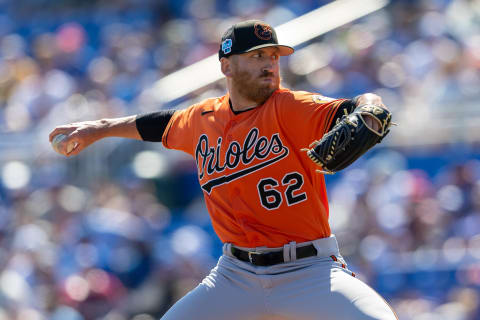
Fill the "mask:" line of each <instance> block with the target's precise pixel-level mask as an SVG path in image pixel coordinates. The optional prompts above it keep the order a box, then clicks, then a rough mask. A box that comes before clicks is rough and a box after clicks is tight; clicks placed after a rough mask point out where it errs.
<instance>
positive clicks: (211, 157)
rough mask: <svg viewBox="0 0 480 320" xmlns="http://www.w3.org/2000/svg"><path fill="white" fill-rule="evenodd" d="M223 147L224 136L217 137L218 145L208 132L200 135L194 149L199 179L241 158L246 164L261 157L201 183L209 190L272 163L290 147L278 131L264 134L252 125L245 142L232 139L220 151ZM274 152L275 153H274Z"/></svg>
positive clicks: (235, 162) (284, 154)
mask: <svg viewBox="0 0 480 320" xmlns="http://www.w3.org/2000/svg"><path fill="white" fill-rule="evenodd" d="M221 150H222V138H221V137H219V138H218V139H217V144H216V146H215V147H214V146H210V142H209V140H208V136H207V135H206V134H202V135H201V136H200V137H199V138H198V143H197V147H196V150H195V160H196V162H197V167H198V176H199V179H200V180H201V179H203V177H204V176H205V173H206V174H207V175H208V176H209V175H212V174H213V173H215V172H223V171H224V170H225V169H226V168H228V169H235V168H237V166H238V165H239V163H240V161H241V162H242V163H243V164H244V165H248V164H250V163H252V162H253V161H254V160H255V159H258V160H261V162H257V163H255V164H252V166H250V167H246V168H243V169H242V170H239V171H236V172H234V173H231V174H229V175H224V176H221V177H217V178H215V179H212V180H210V181H208V182H207V183H205V184H203V185H202V188H203V189H204V190H205V191H207V192H208V193H210V191H211V189H212V188H214V187H216V186H218V185H221V184H224V183H229V182H230V181H232V180H235V179H238V178H240V177H243V176H245V175H247V174H250V173H252V172H254V171H257V170H260V169H262V168H264V167H266V166H268V165H271V164H273V163H275V162H277V161H279V160H281V159H283V158H285V157H286V156H287V155H288V148H287V147H286V146H284V145H283V142H282V140H281V139H280V137H279V135H278V133H275V134H273V135H272V136H271V138H270V139H269V138H267V137H265V136H260V137H259V130H258V128H252V129H251V130H250V131H249V132H248V134H247V135H246V137H245V140H244V141H243V144H240V143H239V142H238V141H232V142H230V143H229V145H228V148H226V152H225V154H220V152H221ZM272 156H274V157H272Z"/></svg>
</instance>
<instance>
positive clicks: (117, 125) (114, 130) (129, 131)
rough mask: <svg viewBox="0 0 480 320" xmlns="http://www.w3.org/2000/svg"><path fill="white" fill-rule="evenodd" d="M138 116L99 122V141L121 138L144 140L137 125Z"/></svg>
mask: <svg viewBox="0 0 480 320" xmlns="http://www.w3.org/2000/svg"><path fill="white" fill-rule="evenodd" d="M136 118H137V116H128V117H123V118H113V119H101V120H97V122H98V124H97V126H96V128H97V129H96V130H97V138H98V139H97V140H99V139H102V138H107V137H119V138H129V139H136V140H142V137H141V136H140V133H139V132H138V130H137V125H136Z"/></svg>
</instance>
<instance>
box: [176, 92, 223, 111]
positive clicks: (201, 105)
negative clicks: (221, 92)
mask: <svg viewBox="0 0 480 320" xmlns="http://www.w3.org/2000/svg"><path fill="white" fill-rule="evenodd" d="M224 100H225V96H222V97H214V98H208V99H204V100H202V101H200V102H197V103H195V104H192V105H190V106H188V107H187V108H185V109H183V110H179V111H183V113H186V114H189V115H196V114H199V115H201V114H202V113H203V112H209V111H215V110H217V109H218V108H219V107H220V105H221V104H222V103H223V101H224Z"/></svg>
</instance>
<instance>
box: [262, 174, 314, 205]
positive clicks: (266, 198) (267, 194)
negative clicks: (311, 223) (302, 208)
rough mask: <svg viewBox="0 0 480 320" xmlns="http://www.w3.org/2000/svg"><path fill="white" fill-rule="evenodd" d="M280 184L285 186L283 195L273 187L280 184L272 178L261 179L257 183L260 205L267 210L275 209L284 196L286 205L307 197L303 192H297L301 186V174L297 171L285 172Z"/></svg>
mask: <svg viewBox="0 0 480 320" xmlns="http://www.w3.org/2000/svg"><path fill="white" fill-rule="evenodd" d="M281 183H282V186H287V188H286V189H285V192H284V195H282V193H281V192H280V191H278V190H277V189H275V187H278V186H279V185H280V184H279V182H278V181H277V180H276V179H274V178H264V179H261V180H260V181H259V182H258V184H257V189H258V195H259V196H260V202H261V204H262V206H263V207H264V208H266V209H268V210H275V209H277V208H278V207H280V205H281V204H282V202H283V199H284V197H285V199H286V202H287V205H288V206H292V205H294V204H296V203H299V202H302V201H304V200H306V199H307V194H306V193H305V192H301V193H298V192H297V191H298V190H300V189H301V188H302V186H303V176H302V175H301V174H300V173H298V172H290V173H287V174H286V175H285V176H284V177H283V179H282V181H281Z"/></svg>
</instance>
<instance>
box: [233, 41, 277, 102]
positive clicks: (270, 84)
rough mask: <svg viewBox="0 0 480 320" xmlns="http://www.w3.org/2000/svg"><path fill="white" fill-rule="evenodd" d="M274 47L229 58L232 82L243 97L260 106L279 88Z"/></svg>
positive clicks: (275, 49)
mask: <svg viewBox="0 0 480 320" xmlns="http://www.w3.org/2000/svg"><path fill="white" fill-rule="evenodd" d="M277 51H278V49H277V48H275V47H270V48H262V49H258V50H255V51H252V52H247V53H243V54H238V55H233V56H231V57H230V59H231V66H232V76H231V78H232V80H233V85H234V86H235V88H236V90H238V92H239V93H240V94H241V95H243V96H244V97H246V98H248V99H250V100H252V101H255V102H256V103H258V104H261V103H263V102H265V100H267V99H268V98H269V97H270V96H271V94H272V93H273V92H274V91H275V90H277V89H278V88H279V86H280V75H279V64H278V61H279V56H278V54H277Z"/></svg>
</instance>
